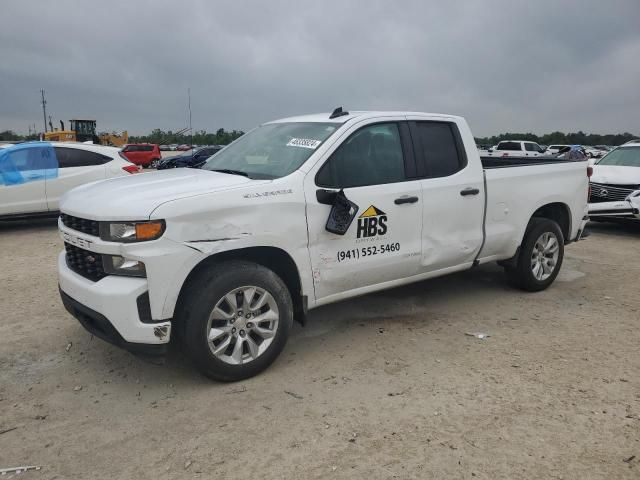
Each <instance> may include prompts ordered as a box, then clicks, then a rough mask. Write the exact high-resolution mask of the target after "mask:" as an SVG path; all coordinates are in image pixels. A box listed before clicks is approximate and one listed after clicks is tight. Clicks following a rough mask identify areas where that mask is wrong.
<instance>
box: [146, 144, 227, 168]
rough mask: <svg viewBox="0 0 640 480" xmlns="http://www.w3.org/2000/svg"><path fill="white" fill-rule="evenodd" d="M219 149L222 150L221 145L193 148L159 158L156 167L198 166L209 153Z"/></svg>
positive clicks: (204, 160)
mask: <svg viewBox="0 0 640 480" xmlns="http://www.w3.org/2000/svg"><path fill="white" fill-rule="evenodd" d="M220 150H222V146H220V145H213V146H210V147H200V148H195V149H193V150H192V151H190V152H187V153H183V154H181V155H176V156H174V157H168V158H163V159H161V160H159V161H158V162H157V164H156V168H157V169H158V170H165V169H167V168H183V167H188V168H200V167H201V166H202V165H203V164H204V162H206V161H207V159H208V158H209V157H210V156H211V155H213V154H215V153H218V152H219V151H220Z"/></svg>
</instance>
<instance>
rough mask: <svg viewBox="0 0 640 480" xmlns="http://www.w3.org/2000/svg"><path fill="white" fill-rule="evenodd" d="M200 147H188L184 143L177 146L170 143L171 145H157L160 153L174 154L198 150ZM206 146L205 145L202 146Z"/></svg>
mask: <svg viewBox="0 0 640 480" xmlns="http://www.w3.org/2000/svg"><path fill="white" fill-rule="evenodd" d="M200 146H201V145H195V144H194V145H189V144H186V143H182V144H177V143H171V144H162V145H159V148H160V150H161V151H163V152H176V151H185V150H191V149H192V148H198V147H200ZM203 146H206V145H203Z"/></svg>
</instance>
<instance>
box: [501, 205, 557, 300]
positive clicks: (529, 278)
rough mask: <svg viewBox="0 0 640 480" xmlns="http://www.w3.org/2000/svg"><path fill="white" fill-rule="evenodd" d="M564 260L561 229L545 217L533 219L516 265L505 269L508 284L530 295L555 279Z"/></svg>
mask: <svg viewBox="0 0 640 480" xmlns="http://www.w3.org/2000/svg"><path fill="white" fill-rule="evenodd" d="M563 258H564V236H563V235H562V230H561V229H560V226H559V225H558V224H557V223H556V222H554V221H553V220H550V219H548V218H533V219H532V220H531V222H530V223H529V226H528V227H527V232H526V233H525V236H524V241H523V242H522V246H521V248H520V253H519V255H518V260H517V262H516V264H515V266H507V267H505V271H506V273H507V278H508V279H509V283H511V284H512V285H514V286H516V287H518V288H520V289H522V290H526V291H529V292H538V291H540V290H544V289H546V288H547V287H548V286H549V285H551V284H552V283H553V281H554V280H555V279H556V277H557V276H558V273H559V272H560V268H561V267H562V260H563Z"/></svg>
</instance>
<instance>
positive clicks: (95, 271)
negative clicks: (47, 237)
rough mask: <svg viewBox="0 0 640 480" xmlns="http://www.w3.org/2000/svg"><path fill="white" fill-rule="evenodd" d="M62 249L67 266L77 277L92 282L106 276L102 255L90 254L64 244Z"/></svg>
mask: <svg viewBox="0 0 640 480" xmlns="http://www.w3.org/2000/svg"><path fill="white" fill-rule="evenodd" d="M64 249H65V251H66V257H67V266H68V267H69V268H70V269H71V270H73V271H74V272H76V273H77V274H78V275H82V276H83V277H84V278H88V279H89V280H93V281H94V282H97V281H98V280H100V279H102V278H104V277H106V276H107V274H106V273H105V272H104V268H103V266H102V255H100V254H99V253H95V252H90V251H88V250H84V249H82V248H79V247H76V246H75V245H71V244H70V243H66V242H65V244H64Z"/></svg>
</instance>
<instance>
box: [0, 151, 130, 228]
mask: <svg viewBox="0 0 640 480" xmlns="http://www.w3.org/2000/svg"><path fill="white" fill-rule="evenodd" d="M139 171H140V169H139V168H138V166H137V165H134V164H133V163H131V162H129V161H128V160H127V159H126V158H124V157H123V156H122V155H120V150H119V149H118V148H114V147H105V146H101V145H90V144H82V143H72V142H69V143H66V142H54V143H49V142H27V143H19V144H15V145H2V146H1V148H0V219H10V218H20V217H26V216H30V215H41V214H46V213H49V212H51V213H53V212H57V211H58V201H59V199H60V197H61V196H62V195H63V194H64V193H66V192H67V191H69V190H71V189H72V188H74V187H77V186H78V185H83V184H85V183H89V182H93V181H96V180H104V179H105V178H112V177H121V176H126V175H130V174H132V173H137V172H139Z"/></svg>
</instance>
